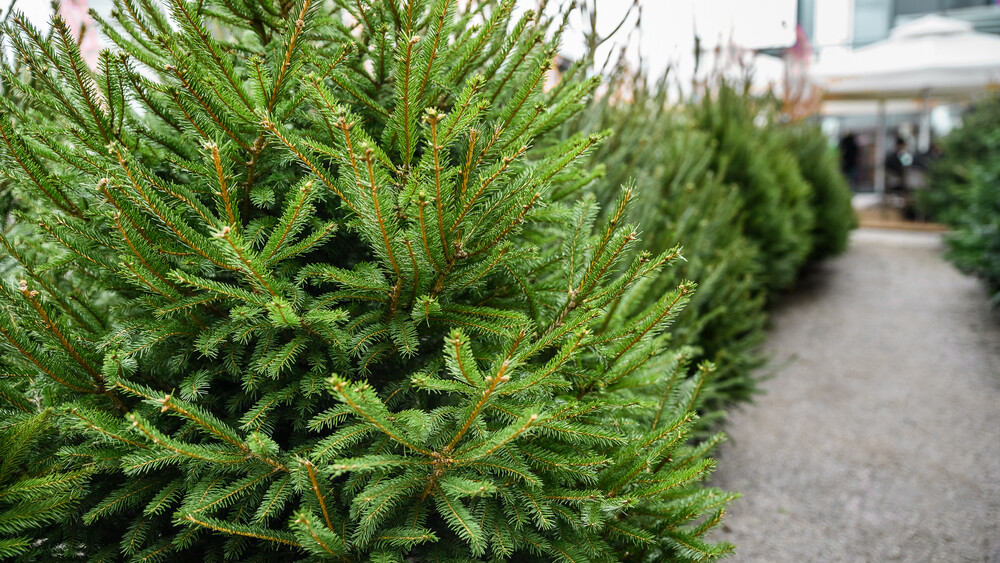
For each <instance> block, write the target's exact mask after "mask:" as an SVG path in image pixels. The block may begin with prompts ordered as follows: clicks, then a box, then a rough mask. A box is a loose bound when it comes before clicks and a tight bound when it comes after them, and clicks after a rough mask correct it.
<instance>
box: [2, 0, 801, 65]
mask: <svg viewBox="0 0 1000 563" xmlns="http://www.w3.org/2000/svg"><path fill="white" fill-rule="evenodd" d="M579 1H581V2H588V3H590V2H593V0H579ZM519 2H520V4H519V7H520V9H529V8H533V7H535V5H537V0H519ZM549 3H550V6H551V9H552V10H553V11H555V10H561V9H565V7H566V6H568V5H569V0H549ZM640 4H641V6H642V28H641V31H640V32H639V33H635V34H633V35H632V36H631V42H630V44H629V51H628V52H629V59H630V60H631V61H632V62H633V64H634V63H636V62H638V60H639V56H640V53H641V56H642V59H643V60H644V65H645V66H646V68H647V69H648V70H649V71H651V72H652V73H653V74H659V73H660V72H662V70H663V69H665V68H666V67H667V66H668V65H672V66H673V67H674V68H675V70H677V71H679V73H680V74H683V73H684V72H685V71H690V68H691V67H692V66H693V56H692V52H693V46H694V35H695V30H697V33H698V35H699V36H700V37H701V40H702V45H703V46H704V47H705V48H711V47H713V46H715V45H717V44H719V43H728V42H729V40H730V39H732V40H733V42H734V43H736V44H738V45H741V46H744V47H748V48H761V47H780V46H788V45H791V44H792V43H794V41H795V19H796V0H640ZM631 5H632V0H597V15H598V30H599V32H602V33H608V32H610V31H611V30H612V29H613V28H614V27H615V25H617V24H618V22H619V21H621V19H622V17H623V16H624V15H625V14H626V13H627V12H628V9H629V6H631ZM90 6H91V7H92V8H95V9H97V10H99V11H106V10H109V9H110V6H111V0H90ZM18 9H20V10H22V11H24V12H25V13H26V14H27V15H28V17H29V18H30V19H31V20H32V21H34V22H35V23H36V24H37V25H40V26H44V25H45V23H46V22H47V20H48V18H49V14H50V8H49V2H48V1H46V0H20V1H19V2H18ZM571 23H572V26H573V31H575V33H573V32H571V33H570V34H568V35H567V38H566V40H565V42H564V45H563V51H564V53H565V54H566V55H567V56H569V57H573V58H575V57H578V56H580V55H581V54H582V52H583V48H582V41H580V40H578V39H577V38H579V37H580V36H581V35H582V32H583V26H582V25H581V24H582V22H581V19H580V16H579V11H577V12H575V13H574V14H573V17H572V20H571ZM634 23H635V15H633V16H631V17H630V19H629V20H628V22H627V23H626V25H625V26H623V31H622V32H620V33H619V35H618V36H617V37H616V41H617V43H615V44H614V45H615V48H618V47H620V46H621V44H622V43H623V42H624V40H625V39H626V36H627V33H626V31H627V30H629V29H631V28H633V27H634ZM611 48H612V42H609V43H608V44H607V45H605V47H604V49H603V50H602V51H601V52H600V53H599V55H598V56H599V58H601V57H604V56H606V55H607V53H608V51H609V50H610V49H611Z"/></svg>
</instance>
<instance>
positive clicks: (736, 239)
mask: <svg viewBox="0 0 1000 563" xmlns="http://www.w3.org/2000/svg"><path fill="white" fill-rule="evenodd" d="M544 13H545V12H544V11H543V12H542V14H544ZM518 14H520V13H519V12H517V11H516V10H515V6H514V2H513V0H481V1H474V2H464V1H463V2H458V0H407V1H404V2H396V1H381V0H356V1H347V0H343V1H341V0H336V1H332V0H331V1H324V0H297V1H291V0H270V1H264V2H260V1H258V0H218V1H212V0H206V1H199V2H188V1H185V0H170V1H168V2H165V3H161V2H156V1H153V0H115V10H114V11H113V12H112V14H111V16H110V18H109V19H107V20H100V22H99V23H100V25H101V30H102V32H103V33H104V34H105V35H106V36H107V37H108V38H109V39H110V41H111V42H112V43H114V44H115V45H116V48H115V49H113V50H110V51H107V52H104V53H102V54H101V56H100V59H99V64H98V68H97V69H96V70H91V69H90V68H88V67H87V65H86V64H85V63H84V61H83V60H82V58H81V56H80V53H79V49H78V46H77V43H76V39H75V37H74V35H73V34H72V33H71V32H70V31H69V29H68V28H67V26H66V25H65V24H64V23H63V22H61V21H60V20H58V19H57V20H55V22H54V25H53V26H52V31H51V32H50V33H49V34H48V35H45V34H42V33H40V32H39V31H38V30H36V29H35V28H33V27H32V26H31V25H30V23H29V22H27V21H26V20H24V19H23V18H21V17H19V16H14V17H11V18H9V19H8V20H7V23H6V28H5V31H4V38H5V40H6V46H5V49H4V50H0V53H4V54H5V55H4V56H5V58H4V59H3V60H2V69H0V86H2V89H3V91H4V97H3V109H2V114H0V155H2V156H0V158H2V161H0V162H2V170H3V173H4V178H3V180H2V182H3V192H2V194H0V204H2V206H3V209H2V211H3V212H4V217H3V225H2V229H3V232H2V236H0V245H2V247H3V251H2V255H0V271H2V275H3V283H2V285H0V287H2V290H0V309H2V310H0V415H2V416H0V420H2V422H0V451H3V452H4V455H3V457H2V459H0V557H4V558H12V559H20V560H25V561H32V560H51V559H60V560H95V561H97V560H120V559H127V560H140V561H163V560H167V559H178V558H180V559H182V560H188V559H191V560H197V559H203V560H224V559H229V560H248V561H249V560H274V561H290V560H317V559H325V560H340V561H432V560H433V561H468V560H516V561H554V560H563V561H578V562H579V561H666V560H678V561H697V560H705V559H712V558H715V557H719V556H722V555H724V554H726V553H728V552H730V551H731V549H732V546H730V545H728V544H724V543H718V542H714V541H712V539H711V538H710V537H709V536H710V531H711V530H712V529H713V528H714V527H715V526H716V525H718V523H719V522H720V521H721V518H722V514H723V511H724V507H725V506H726V504H727V503H728V502H729V501H730V500H732V499H733V498H734V496H735V495H734V494H733V493H727V492H724V491H720V490H717V489H714V488H712V487H708V486H705V485H704V484H703V480H704V478H705V477H706V476H707V475H708V473H709V472H710V471H711V468H712V467H713V465H714V463H715V462H714V461H713V460H711V459H710V458H708V457H707V454H708V452H709V450H711V448H712V447H713V446H714V445H715V444H716V443H717V442H718V441H719V440H720V439H721V435H720V434H713V433H712V431H711V429H710V428H711V425H710V424H707V423H706V420H707V421H711V420H714V419H715V418H716V417H717V416H718V413H719V412H720V409H721V408H722V407H723V406H724V405H725V404H726V403H728V402H730V401H732V400H737V399H743V398H746V397H747V396H748V395H749V394H750V393H751V392H752V390H753V380H752V378H751V377H750V370H751V369H752V368H753V367H755V366H756V365H758V364H759V362H760V359H759V355H758V354H759V353H758V352H757V350H756V347H757V345H758V344H759V342H760V340H761V338H762V336H761V334H762V333H761V328H762V326H763V322H764V316H763V315H764V313H763V307H764V306H765V304H766V302H767V301H768V300H769V299H770V298H771V296H773V294H774V292H775V291H776V290H778V289H781V288H783V287H787V286H788V285H789V284H791V283H792V282H793V281H794V278H795V275H796V272H797V271H798V269H799V267H800V266H801V265H802V263H803V262H804V261H805V260H806V259H807V258H809V257H810V256H813V257H817V256H821V255H822V254H824V253H827V252H831V251H835V250H838V249H840V248H842V247H843V244H844V240H845V238H844V237H845V236H846V231H847V229H848V228H849V224H850V218H849V208H848V209H847V210H846V211H845V210H844V209H843V201H845V200H844V198H845V197H846V195H844V194H845V193H846V192H845V191H844V190H843V189H842V188H843V186H842V184H840V183H837V181H836V180H835V179H834V178H835V177H836V171H835V166H834V167H833V168H834V169H830V170H827V169H828V168H831V167H830V165H829V162H828V156H827V155H826V153H825V151H824V148H823V147H824V145H823V143H822V141H821V140H820V137H819V136H818V134H817V133H816V131H814V130H808V129H805V128H802V127H800V126H784V125H780V124H778V123H772V124H770V125H767V126H764V127H760V126H757V125H754V118H755V117H757V116H758V115H759V114H760V113H761V112H765V113H766V112H767V107H768V106H765V105H755V103H754V104H751V105H748V103H750V102H749V101H748V99H747V98H746V97H745V96H742V95H740V94H738V93H737V92H734V91H732V90H730V89H727V88H723V89H721V90H720V92H719V95H718V96H717V97H712V98H707V99H706V100H705V102H704V103H703V104H702V105H699V106H696V107H691V108H688V109H685V110H676V109H675V110H667V109H666V105H665V104H664V100H663V99H662V93H661V92H656V91H648V92H647V91H641V92H639V96H638V97H637V99H636V100H635V102H634V103H633V104H631V105H629V104H612V103H611V102H609V101H608V100H607V99H606V98H605V99H602V100H597V101H595V100H594V99H593V96H592V93H593V90H594V88H595V87H596V86H597V85H598V84H599V83H600V81H601V79H599V78H591V79H587V78H584V77H583V75H584V72H583V66H580V67H578V69H577V70H574V71H571V72H570V73H568V74H567V75H566V76H565V77H564V79H563V80H562V81H561V82H560V83H559V84H557V85H556V86H555V87H554V88H552V89H549V90H546V89H545V88H544V85H545V77H546V73H547V71H548V69H549V67H550V65H551V61H552V58H553V55H554V54H555V52H556V49H557V48H558V44H559V41H560V37H561V35H562V33H563V32H564V30H565V20H564V19H551V18H549V17H548V16H545V15H537V14H534V13H532V12H528V13H523V14H520V15H518ZM560 17H562V16H560ZM220 30H224V31H220ZM8 53H9V55H10V56H9V57H7V56H6V54H8ZM767 115H770V114H767ZM609 126H610V127H612V128H613V129H614V131H613V132H607V131H605V129H606V128H608V127H609ZM799 162H805V163H807V165H806V166H801V165H799V164H798V163H799ZM811 176H815V178H814V177H811ZM838 221H839V222H838ZM678 243H680V244H683V245H684V248H685V249H684V250H683V251H681V250H679V249H678V248H677V247H676V245H677V244H678ZM687 280H694V281H696V282H698V283H699V284H700V285H701V287H700V288H698V289H697V290H696V289H695V285H696V284H695V283H693V282H691V281H687ZM685 307H687V308H686V309H685ZM672 324H673V327H671V325H672ZM713 362H714V363H713ZM699 414H700V415H703V418H702V419H701V421H700V422H699Z"/></svg>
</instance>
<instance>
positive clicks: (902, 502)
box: [713, 229, 1000, 563]
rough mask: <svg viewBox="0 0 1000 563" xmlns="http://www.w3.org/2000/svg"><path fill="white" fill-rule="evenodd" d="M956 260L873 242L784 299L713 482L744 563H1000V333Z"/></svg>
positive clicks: (880, 238) (887, 235)
mask: <svg viewBox="0 0 1000 563" xmlns="http://www.w3.org/2000/svg"><path fill="white" fill-rule="evenodd" d="M941 250H942V247H941V241H940V237H939V236H938V235H935V234H928V233H905V232H900V231H875V230H865V229H862V230H859V231H856V232H855V233H854V234H853V236H852V242H851V249H850V250H849V251H848V252H847V253H846V254H845V255H843V256H841V257H839V258H837V259H834V260H831V261H828V262H827V263H825V264H823V265H822V266H821V267H820V268H819V269H818V270H817V271H815V272H812V273H811V274H810V275H809V276H807V277H806V279H804V280H803V282H804V283H803V286H804V287H802V288H801V289H799V290H797V291H796V292H795V293H793V294H791V295H788V296H786V297H785V298H784V299H782V301H781V306H780V307H779V308H778V309H777V310H776V311H775V312H774V316H773V329H772V332H771V335H770V339H769V343H768V349H769V351H770V353H771V357H772V363H773V365H774V366H775V367H773V368H772V370H773V372H774V377H773V378H771V379H769V380H767V381H764V382H763V383H762V387H763V389H764V390H765V392H766V394H765V395H762V396H760V397H759V398H758V399H757V400H756V402H755V404H753V405H749V406H747V407H744V408H743V409H741V410H739V411H737V412H734V413H733V414H732V415H731V416H730V423H729V425H728V427H727V433H728V434H729V437H730V440H729V442H727V443H726V444H724V446H723V447H722V450H721V451H720V452H719V458H720V462H719V470H718V471H717V472H716V474H715V477H714V478H713V484H715V485H718V486H720V487H723V488H726V489H729V490H737V491H740V492H741V493H743V495H744V496H743V498H742V499H740V500H737V501H736V502H735V503H733V505H732V506H731V507H730V509H729V511H728V519H727V520H726V522H725V527H724V528H723V531H721V532H719V533H718V534H717V535H716V538H717V539H726V540H729V541H731V542H733V543H735V544H736V546H737V554H736V555H735V556H734V557H732V558H731V560H734V561H765V562H783V561H790V562H791V561H794V562H807V561H849V562H855V561H871V562H881V561H921V562H923V561H943V562H959V561H979V562H986V561H988V562H990V563H1000V322H997V320H996V318H995V317H994V316H992V314H991V313H990V311H989V310H988V307H987V304H986V299H987V297H986V293H985V291H984V290H983V289H982V287H981V286H980V284H979V283H978V281H977V280H975V279H973V278H970V277H967V276H963V275H961V274H959V273H958V272H957V271H955V270H954V268H953V267H952V266H951V265H949V264H947V263H945V262H944V261H943V260H941V258H940V253H941Z"/></svg>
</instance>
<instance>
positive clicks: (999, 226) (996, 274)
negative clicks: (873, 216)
mask: <svg viewBox="0 0 1000 563" xmlns="http://www.w3.org/2000/svg"><path fill="white" fill-rule="evenodd" d="M962 121H963V125H962V127H961V128H959V129H956V130H955V131H953V132H952V133H951V134H950V135H948V137H947V138H945V139H944V142H943V145H942V150H943V157H942V158H941V159H940V160H939V161H937V162H935V163H934V164H933V166H932V168H931V174H930V186H929V189H927V190H924V191H923V192H921V193H920V194H919V196H920V199H919V200H918V203H919V204H920V205H921V207H922V209H924V211H925V212H927V213H928V215H930V216H931V217H933V218H935V219H936V220H939V221H943V222H945V223H948V224H949V225H950V226H951V227H952V231H951V232H950V233H948V235H947V237H946V241H947V243H948V252H947V254H946V256H947V257H948V259H949V260H951V261H952V262H953V263H954V264H955V265H956V266H957V267H958V268H959V269H960V270H962V271H964V272H968V273H971V274H974V275H976V276H979V277H981V278H982V279H983V280H984V281H985V282H986V284H987V286H988V287H989V289H990V291H991V292H992V293H993V303H994V304H996V303H997V302H1000V157H998V156H997V155H998V154H1000V96H996V95H994V96H993V97H991V98H987V99H985V100H982V101H980V102H978V103H977V104H976V105H975V106H974V107H973V108H972V109H971V111H969V112H968V113H966V114H965V115H964V116H963V118H962Z"/></svg>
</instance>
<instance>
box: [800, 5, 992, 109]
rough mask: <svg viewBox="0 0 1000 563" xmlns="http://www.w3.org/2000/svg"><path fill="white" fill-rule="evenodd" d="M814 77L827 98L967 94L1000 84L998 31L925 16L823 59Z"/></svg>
mask: <svg viewBox="0 0 1000 563" xmlns="http://www.w3.org/2000/svg"><path fill="white" fill-rule="evenodd" d="M812 76H813V78H814V80H815V81H816V82H817V83H818V84H819V85H821V86H822V87H823V88H824V89H825V90H826V92H827V95H826V97H827V98H838V99H880V98H894V97H914V96H922V95H927V94H930V95H934V96H944V95H965V94H972V93H975V92H977V91H980V90H982V89H984V88H986V87H989V86H990V85H997V84H1000V36H996V35H990V34H986V33H977V32H975V31H974V30H973V28H972V24H971V23H969V22H964V21H959V20H954V19H951V18H944V17H941V16H935V15H929V16H924V17H922V18H919V19H916V20H913V21H910V22H907V23H905V24H903V25H900V26H899V27H897V28H895V29H894V30H893V31H892V33H891V35H890V36H889V38H888V39H885V40H883V41H879V42H877V43H873V44H871V45H868V46H866V47H862V48H860V49H856V50H854V51H852V52H849V53H846V54H841V56H839V57H838V56H836V54H834V55H833V56H831V57H826V58H824V59H821V60H820V61H819V63H818V64H816V65H815V66H814V67H813V71H812Z"/></svg>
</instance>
